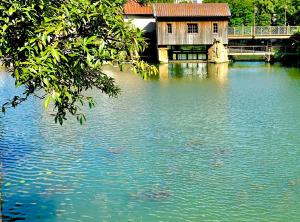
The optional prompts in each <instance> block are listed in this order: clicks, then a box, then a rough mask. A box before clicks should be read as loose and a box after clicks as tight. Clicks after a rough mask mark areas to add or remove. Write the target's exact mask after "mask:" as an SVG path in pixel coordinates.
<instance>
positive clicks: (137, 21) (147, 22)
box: [124, 15, 155, 32]
mask: <svg viewBox="0 0 300 222" xmlns="http://www.w3.org/2000/svg"><path fill="white" fill-rule="evenodd" d="M124 20H125V22H127V21H129V20H131V22H132V24H134V25H135V26H136V27H137V28H140V29H143V30H145V31H146V32H154V31H155V18H152V17H149V16H134V15H126V17H125V18H124Z"/></svg>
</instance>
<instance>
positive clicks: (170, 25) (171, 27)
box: [167, 23, 173, 34]
mask: <svg viewBox="0 0 300 222" xmlns="http://www.w3.org/2000/svg"><path fill="white" fill-rule="evenodd" d="M167 33H168V34H172V33H173V26H172V24H171V23H167Z"/></svg>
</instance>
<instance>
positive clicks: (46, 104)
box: [44, 96, 51, 109]
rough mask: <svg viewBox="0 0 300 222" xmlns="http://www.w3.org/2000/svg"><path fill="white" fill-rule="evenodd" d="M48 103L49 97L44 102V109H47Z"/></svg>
mask: <svg viewBox="0 0 300 222" xmlns="http://www.w3.org/2000/svg"><path fill="white" fill-rule="evenodd" d="M50 101H51V96H48V97H47V98H46V99H45V102H44V106H45V109H48V107H49V104H50Z"/></svg>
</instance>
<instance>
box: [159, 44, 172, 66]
mask: <svg viewBox="0 0 300 222" xmlns="http://www.w3.org/2000/svg"><path fill="white" fill-rule="evenodd" d="M157 51H158V61H159V62H160V63H168V62H169V57H168V48H166V47H163V48H158V50H157Z"/></svg>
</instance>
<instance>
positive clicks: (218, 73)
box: [207, 63, 228, 84]
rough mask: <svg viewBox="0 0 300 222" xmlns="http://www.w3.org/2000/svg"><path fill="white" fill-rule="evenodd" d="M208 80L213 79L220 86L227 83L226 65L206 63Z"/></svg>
mask: <svg viewBox="0 0 300 222" xmlns="http://www.w3.org/2000/svg"><path fill="white" fill-rule="evenodd" d="M207 72H208V78H211V79H215V80H216V81H218V82H219V83H221V84H224V83H226V82H227V79H228V63H218V64H215V63H208V65H207Z"/></svg>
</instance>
